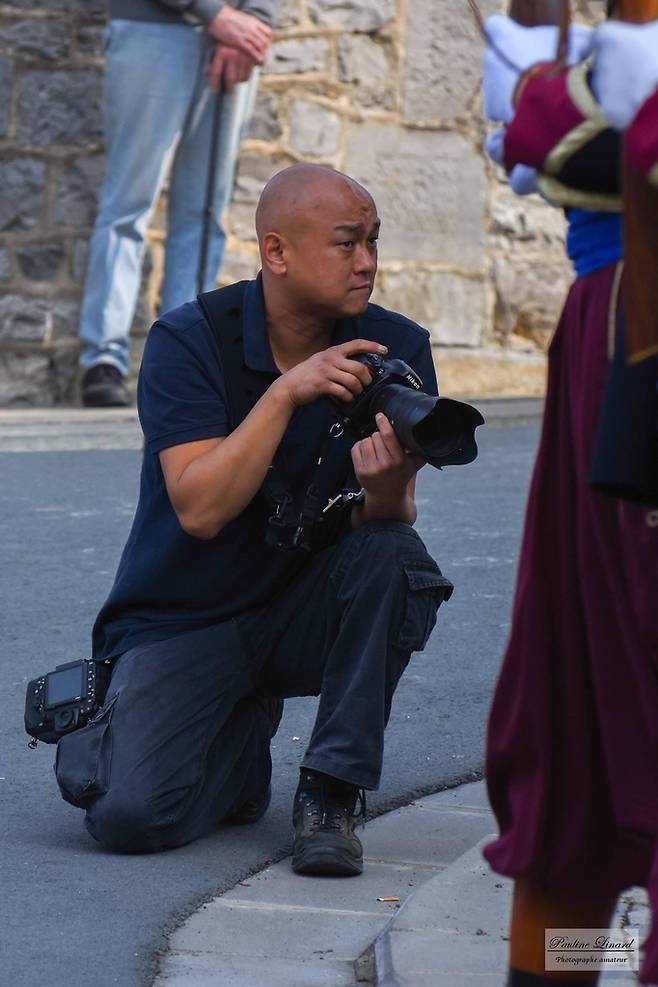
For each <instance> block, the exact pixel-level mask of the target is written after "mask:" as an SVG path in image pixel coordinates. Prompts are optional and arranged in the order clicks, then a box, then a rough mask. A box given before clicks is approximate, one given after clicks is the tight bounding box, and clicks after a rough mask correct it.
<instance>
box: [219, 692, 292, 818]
mask: <svg viewBox="0 0 658 987" xmlns="http://www.w3.org/2000/svg"><path fill="white" fill-rule="evenodd" d="M257 702H258V703H259V705H260V706H261V707H262V708H263V710H264V711H265V712H266V713H267V716H268V718H269V721H270V739H271V738H272V737H273V736H274V734H275V733H276V732H277V730H278V729H279V723H280V722H281V717H282V716H283V699H265V698H259V699H258V700H257ZM271 801H272V786H271V785H268V786H267V788H266V789H265V791H264V792H263V793H262V795H261V796H260V798H255V799H248V800H247V801H246V802H243V803H242V804H241V805H239V806H238V807H237V809H234V810H233V812H232V813H231V814H230V816H229V817H228V818H227V820H226V821H227V822H228V823H230V824H231V825H233V826H248V825H251V823H255V822H258V820H259V819H262V818H263V816H264V815H265V813H266V812H267V810H268V808H269V805H270V802H271Z"/></svg>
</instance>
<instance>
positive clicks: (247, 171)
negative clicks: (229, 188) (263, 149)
mask: <svg viewBox="0 0 658 987" xmlns="http://www.w3.org/2000/svg"><path fill="white" fill-rule="evenodd" d="M289 163H290V162H289V161H286V160H281V159H279V158H275V157H271V156H269V155H268V156H266V155H258V154H243V155H242V157H241V158H240V161H239V164H238V171H237V176H236V179H235V186H234V189H233V201H232V203H231V207H230V210H229V226H230V229H231V231H232V233H233V234H234V236H236V237H238V239H240V240H255V239H256V229H255V226H254V216H255V212H256V203H257V202H258V198H259V196H260V193H261V192H262V191H263V188H264V187H265V185H266V183H267V182H268V181H269V180H270V178H271V177H272V176H273V175H275V174H276V173H277V172H278V171H281V169H282V168H285V167H286V166H287V165H288V164H289Z"/></svg>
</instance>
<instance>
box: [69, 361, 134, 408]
mask: <svg viewBox="0 0 658 987" xmlns="http://www.w3.org/2000/svg"><path fill="white" fill-rule="evenodd" d="M80 393H81V397H82V403H83V405H84V406H85V408H125V407H127V406H128V405H129V404H130V397H129V396H128V389H127V387H126V383H125V377H124V376H123V374H122V373H121V371H120V370H119V369H118V368H117V367H115V366H114V364H113V363H97V364H96V365H95V366H94V367H90V368H89V370H87V371H86V373H85V375H84V377H83V378H82V383H81V384H80Z"/></svg>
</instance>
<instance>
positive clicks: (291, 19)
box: [276, 0, 302, 29]
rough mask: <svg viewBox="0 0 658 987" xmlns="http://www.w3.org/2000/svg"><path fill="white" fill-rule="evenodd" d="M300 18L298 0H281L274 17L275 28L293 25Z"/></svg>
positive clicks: (297, 22)
mask: <svg viewBox="0 0 658 987" xmlns="http://www.w3.org/2000/svg"><path fill="white" fill-rule="evenodd" d="M301 19H302V13H301V10H300V0H283V2H282V3H281V6H280V7H279V14H278V17H277V19H276V26H277V28H279V29H281V28H284V27H294V26H295V24H299V22H300V20H301Z"/></svg>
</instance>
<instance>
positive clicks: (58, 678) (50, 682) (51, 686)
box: [46, 664, 84, 706]
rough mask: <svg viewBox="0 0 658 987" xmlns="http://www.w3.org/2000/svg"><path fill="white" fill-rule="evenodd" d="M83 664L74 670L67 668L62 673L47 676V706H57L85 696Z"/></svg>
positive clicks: (52, 673)
mask: <svg viewBox="0 0 658 987" xmlns="http://www.w3.org/2000/svg"><path fill="white" fill-rule="evenodd" d="M83 672H84V666H83V665H82V664H80V665H76V666H75V667H74V668H66V669H64V670H63V671H61V672H51V673H50V675H47V676H46V706H57V705H58V704H59V703H66V702H71V701H72V700H73V699H79V698H80V697H81V696H82V694H83V688H84V683H83Z"/></svg>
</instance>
